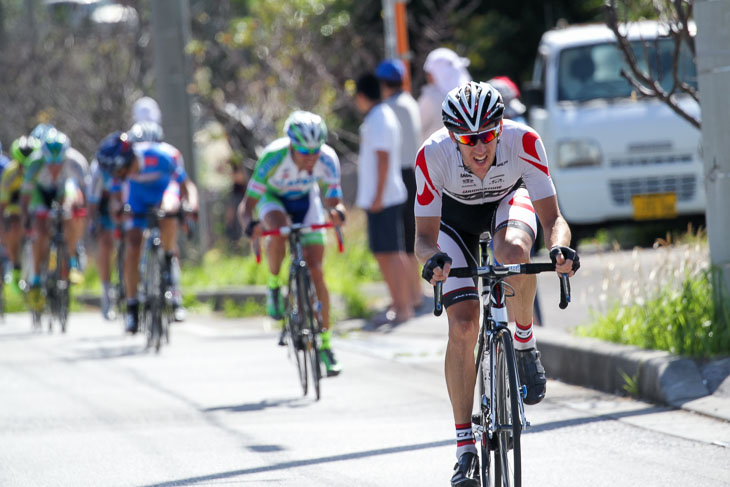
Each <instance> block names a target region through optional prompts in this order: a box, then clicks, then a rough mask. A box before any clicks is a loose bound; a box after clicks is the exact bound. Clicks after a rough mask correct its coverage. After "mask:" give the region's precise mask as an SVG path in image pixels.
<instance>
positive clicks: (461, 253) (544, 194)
mask: <svg viewBox="0 0 730 487" xmlns="http://www.w3.org/2000/svg"><path fill="white" fill-rule="evenodd" d="M415 169H416V184H417V189H418V193H417V195H416V203H415V207H414V211H415V215H416V217H433V216H436V217H440V218H441V231H440V232H439V239H438V245H439V247H440V248H441V250H442V251H443V252H446V253H447V254H448V255H449V256H450V257H451V258H452V259H453V263H452V266H453V267H467V266H476V265H479V262H478V260H477V257H478V247H479V235H480V234H481V233H482V232H484V231H492V232H495V231H497V230H499V229H501V228H504V227H506V226H514V227H518V228H521V229H523V230H524V231H525V232H527V233H528V234H530V235H531V237H532V238H533V239H534V238H535V236H536V235H537V218H536V216H535V209H534V208H533V206H532V201H536V200H540V199H543V198H548V197H551V196H554V195H555V186H554V185H553V182H552V179H551V178H550V171H549V170H548V161H547V156H546V155H545V147H544V146H543V144H542V140H540V136H539V135H538V134H537V132H535V131H534V130H533V129H531V128H530V127H528V126H527V125H524V124H521V123H518V122H514V121H512V120H504V122H503V129H502V134H501V135H500V137H499V140H498V142H497V152H496V155H495V159H494V162H493V164H492V167H490V168H489V171H488V172H487V174H486V176H485V177H484V178H483V179H480V178H479V177H477V176H475V175H474V174H472V173H471V171H469V169H468V168H467V167H466V166H465V165H464V162H463V160H462V158H461V153H460V152H459V148H458V145H457V143H456V142H455V141H453V140H452V139H451V137H449V132H448V130H447V129H446V128H443V129H441V130H439V131H437V132H435V133H434V134H433V135H431V137H429V138H428V139H427V140H426V142H424V144H423V146H421V148H420V150H419V151H418V155H417V156H416V166H415ZM463 299H478V295H477V294H476V288H475V284H474V282H473V281H472V280H471V279H463V278H449V279H447V281H446V283H445V284H444V305H445V306H448V305H450V304H453V303H454V302H458V301H461V300H463Z"/></svg>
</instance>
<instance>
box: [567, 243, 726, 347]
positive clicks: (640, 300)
mask: <svg viewBox="0 0 730 487" xmlns="http://www.w3.org/2000/svg"><path fill="white" fill-rule="evenodd" d="M655 247H656V248H657V249H658V250H659V256H658V260H657V262H656V264H655V265H652V266H650V268H645V267H644V264H642V261H641V259H640V258H639V250H638V249H637V250H635V251H634V255H633V259H634V265H633V268H632V272H631V273H630V274H628V275H622V274H620V273H617V272H616V271H615V269H613V268H612V267H611V265H610V264H609V266H608V267H607V268H606V270H605V277H604V280H603V283H602V289H601V291H600V293H601V294H600V301H601V302H603V303H605V305H604V308H603V309H599V310H596V312H595V313H594V314H593V322H592V323H590V324H588V325H586V326H583V327H580V328H579V329H578V333H579V334H581V335H584V336H591V337H595V338H599V339H602V340H607V341H611V342H616V343H623V344H629V345H636V346H639V347H642V348H648V349H657V350H666V351H668V352H671V353H674V354H679V355H686V356H691V357H714V356H722V355H730V326H729V325H730V305H729V304H728V303H721V302H716V301H715V300H714V299H713V295H714V294H713V293H715V292H716V291H717V288H716V286H718V285H719V282H720V280H719V279H717V277H718V276H717V272H716V271H715V270H713V269H711V268H710V264H709V250H708V245H707V238H706V235H705V234H704V233H702V232H691V231H690V232H688V233H687V234H686V235H685V236H683V237H682V238H681V239H679V240H677V241H672V239H671V237H668V238H667V239H660V240H657V242H656V243H655Z"/></svg>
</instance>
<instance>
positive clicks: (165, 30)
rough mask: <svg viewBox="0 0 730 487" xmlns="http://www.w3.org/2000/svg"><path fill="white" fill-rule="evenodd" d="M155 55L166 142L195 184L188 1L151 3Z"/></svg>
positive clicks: (202, 235) (203, 240)
mask: <svg viewBox="0 0 730 487" xmlns="http://www.w3.org/2000/svg"><path fill="white" fill-rule="evenodd" d="M150 8H151V10H152V26H153V35H152V40H153V43H154V53H155V79H156V86H155V87H156V89H155V97H156V99H157V101H158V103H159V104H160V109H161V110H162V126H163V128H164V130H165V139H166V140H167V141H168V142H170V143H171V144H172V145H174V146H175V147H177V148H178V149H179V150H180V152H182V155H183V158H184V159H185V171H186V172H187V173H188V177H189V178H190V179H191V180H192V181H193V182H197V180H198V178H197V172H196V164H195V151H194V148H193V117H192V114H191V112H190V106H191V100H190V96H189V95H188V84H189V83H190V79H191V76H190V75H191V70H190V66H189V64H188V57H187V56H186V54H185V47H186V45H187V44H188V42H189V41H190V38H191V35H190V6H189V4H188V0H154V1H152V2H150ZM204 199H205V198H204V195H203V191H202V189H201V191H200V206H201V208H200V212H199V219H200V229H201V231H200V232H198V237H199V239H200V240H199V244H200V247H201V249H203V250H205V249H207V247H208V246H207V244H208V232H207V228H208V227H207V221H206V213H205V208H204V205H205V201H204Z"/></svg>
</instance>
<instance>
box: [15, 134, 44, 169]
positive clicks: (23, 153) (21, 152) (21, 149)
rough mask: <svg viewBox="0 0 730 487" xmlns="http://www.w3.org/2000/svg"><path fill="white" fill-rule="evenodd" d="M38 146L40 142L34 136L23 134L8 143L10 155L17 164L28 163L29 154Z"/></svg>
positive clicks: (25, 164)
mask: <svg viewBox="0 0 730 487" xmlns="http://www.w3.org/2000/svg"><path fill="white" fill-rule="evenodd" d="M40 146H41V142H40V141H39V140H38V139H36V138H35V137H30V136H26V135H23V136H22V137H18V138H17V139H15V140H14V141H13V143H12V144H10V155H11V156H12V157H13V160H15V161H17V162H18V164H20V165H22V166H27V165H28V164H30V159H29V156H30V155H31V154H32V153H33V152H34V151H35V150H36V149H38V148H39V147H40Z"/></svg>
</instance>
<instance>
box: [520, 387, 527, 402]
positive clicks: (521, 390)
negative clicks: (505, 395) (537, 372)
mask: <svg viewBox="0 0 730 487" xmlns="http://www.w3.org/2000/svg"><path fill="white" fill-rule="evenodd" d="M520 395H521V396H522V399H523V400H524V399H525V398H526V397H527V386H521V387H520Z"/></svg>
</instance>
